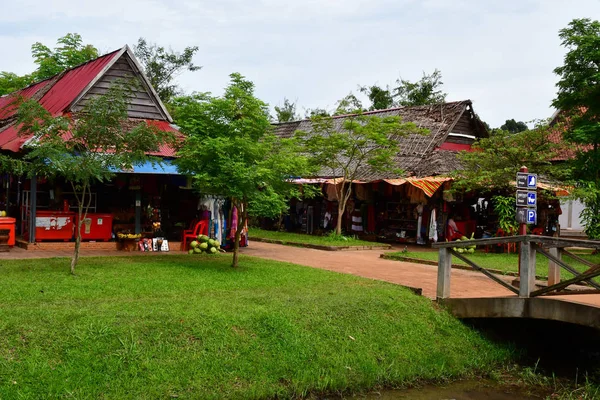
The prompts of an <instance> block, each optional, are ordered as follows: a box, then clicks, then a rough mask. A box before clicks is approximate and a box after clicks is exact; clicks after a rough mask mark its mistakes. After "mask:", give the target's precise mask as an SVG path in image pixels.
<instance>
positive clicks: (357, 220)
mask: <svg viewBox="0 0 600 400" xmlns="http://www.w3.org/2000/svg"><path fill="white" fill-rule="evenodd" d="M362 231H363V225H362V213H361V212H360V209H356V210H354V212H353V213H352V232H362Z"/></svg>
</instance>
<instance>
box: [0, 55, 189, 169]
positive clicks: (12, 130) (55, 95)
mask: <svg viewBox="0 0 600 400" xmlns="http://www.w3.org/2000/svg"><path fill="white" fill-rule="evenodd" d="M120 51H121V49H119V50H115V51H113V52H110V53H108V54H105V55H103V56H100V57H98V58H96V59H94V60H91V61H88V62H86V63H84V64H82V65H79V66H77V67H75V68H72V69H69V70H67V71H65V72H63V73H61V74H59V75H57V76H55V77H53V78H50V79H47V80H45V81H42V82H38V83H35V84H33V85H31V86H28V87H26V88H24V89H21V90H19V91H17V92H15V93H12V94H10V95H7V96H2V97H0V126H2V120H6V119H7V118H10V117H12V116H14V114H15V112H16V108H15V107H14V105H13V103H14V101H15V100H16V99H18V98H20V97H24V98H26V99H31V98H36V99H37V100H38V101H39V103H40V104H41V105H42V106H44V108H45V109H46V110H48V111H49V112H50V114H52V116H59V115H65V114H67V113H69V112H70V110H69V106H70V105H71V104H72V103H73V101H74V100H75V99H76V98H77V97H78V96H79V95H80V94H81V93H82V92H83V90H84V89H86V87H87V86H88V85H89V84H90V83H91V82H92V81H93V80H94V79H95V78H96V77H97V76H98V74H100V73H101V72H102V71H103V70H105V67H106V66H107V65H109V64H110V63H111V61H113V59H114V58H115V57H116V56H117V55H118V54H120ZM139 121H143V120H141V119H140V120H139ZM147 122H148V123H150V124H153V125H155V126H157V127H158V128H159V129H161V130H163V131H169V132H175V133H177V134H178V135H179V136H180V137H183V135H181V133H180V132H179V131H178V130H177V129H175V128H173V127H172V126H171V125H170V124H169V122H168V121H158V120H147ZM30 138H31V136H20V135H19V134H18V128H17V127H16V126H15V124H14V123H12V124H11V123H10V122H9V123H8V126H7V127H6V126H5V128H4V130H2V128H0V149H2V150H9V151H12V152H19V151H20V150H21V148H22V146H23V144H24V143H25V142H26V141H27V140H29V139H30ZM175 152H176V150H175V149H173V148H170V147H169V146H162V147H161V149H160V151H159V152H158V153H155V154H154V155H157V156H162V157H173V156H175Z"/></svg>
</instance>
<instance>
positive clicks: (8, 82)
mask: <svg viewBox="0 0 600 400" xmlns="http://www.w3.org/2000/svg"><path fill="white" fill-rule="evenodd" d="M33 82H34V79H33V76H32V75H31V74H30V75H23V76H19V75H17V74H15V73H12V72H6V71H3V72H0V96H2V95H5V94H9V93H12V92H16V91H17V90H20V89H23V88H24V87H26V86H28V85H30V84H32V83H33Z"/></svg>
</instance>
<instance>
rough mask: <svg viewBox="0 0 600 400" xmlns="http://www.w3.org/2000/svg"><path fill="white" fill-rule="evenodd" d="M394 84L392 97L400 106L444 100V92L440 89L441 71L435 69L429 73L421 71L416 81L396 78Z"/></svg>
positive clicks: (421, 104) (435, 102)
mask: <svg viewBox="0 0 600 400" xmlns="http://www.w3.org/2000/svg"><path fill="white" fill-rule="evenodd" d="M396 84H397V85H398V86H397V87H395V88H394V97H397V98H398V103H399V104H400V105H402V106H423V105H427V104H439V103H443V102H444V101H446V93H444V92H442V90H441V89H440V88H441V86H442V85H443V84H444V83H443V82H442V73H441V72H440V71H439V70H437V69H436V70H435V71H433V73H432V74H430V75H427V74H426V73H425V72H423V77H422V78H421V80H419V81H417V82H410V81H407V80H404V79H398V80H397V81H396Z"/></svg>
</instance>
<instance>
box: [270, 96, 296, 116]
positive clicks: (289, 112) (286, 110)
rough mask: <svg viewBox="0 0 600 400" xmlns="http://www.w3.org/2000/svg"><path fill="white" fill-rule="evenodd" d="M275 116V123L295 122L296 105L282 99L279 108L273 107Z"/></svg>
mask: <svg viewBox="0 0 600 400" xmlns="http://www.w3.org/2000/svg"><path fill="white" fill-rule="evenodd" d="M275 116H276V119H277V122H291V121H296V120H297V119H298V115H297V114H296V103H294V102H291V101H289V100H288V99H287V98H284V99H283V105H282V106H281V107H279V106H275Z"/></svg>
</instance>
